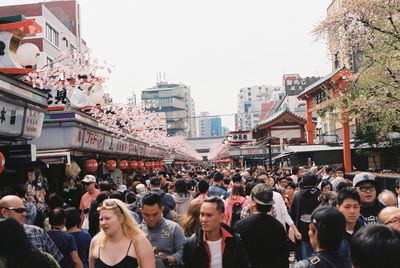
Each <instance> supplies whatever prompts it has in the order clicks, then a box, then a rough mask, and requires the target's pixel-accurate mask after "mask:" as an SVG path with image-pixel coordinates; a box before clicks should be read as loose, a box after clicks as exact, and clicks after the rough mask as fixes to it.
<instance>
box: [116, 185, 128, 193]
mask: <svg viewBox="0 0 400 268" xmlns="http://www.w3.org/2000/svg"><path fill="white" fill-rule="evenodd" d="M117 191H118V192H120V193H125V192H126V191H128V188H127V187H126V185H124V184H121V185H120V186H118V189H117Z"/></svg>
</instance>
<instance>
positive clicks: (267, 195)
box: [250, 183, 275, 213]
mask: <svg viewBox="0 0 400 268" xmlns="http://www.w3.org/2000/svg"><path fill="white" fill-rule="evenodd" d="M250 197H251V207H252V209H253V210H255V211H257V212H260V213H268V212H269V211H270V210H271V208H272V205H273V204H274V203H275V202H274V200H273V192H272V188H271V187H269V186H268V185H266V184H265V183H259V184H257V185H256V186H254V187H253V189H252V190H251V194H250Z"/></svg>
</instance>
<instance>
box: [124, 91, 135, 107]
mask: <svg viewBox="0 0 400 268" xmlns="http://www.w3.org/2000/svg"><path fill="white" fill-rule="evenodd" d="M126 104H128V105H129V106H136V105H137V102H136V94H135V92H133V91H132V95H131V96H128V97H127V98H126Z"/></svg>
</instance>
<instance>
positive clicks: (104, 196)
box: [96, 192, 108, 204]
mask: <svg viewBox="0 0 400 268" xmlns="http://www.w3.org/2000/svg"><path fill="white" fill-rule="evenodd" d="M107 198H108V192H100V193H99V194H98V195H97V197H96V201H97V203H98V204H101V203H102V202H103V201H104V200H106V199H107Z"/></svg>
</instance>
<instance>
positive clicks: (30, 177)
mask: <svg viewBox="0 0 400 268" xmlns="http://www.w3.org/2000/svg"><path fill="white" fill-rule="evenodd" d="M34 179H35V174H34V172H33V170H29V171H28V182H29V183H30V184H32V182H33V180H34Z"/></svg>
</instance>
